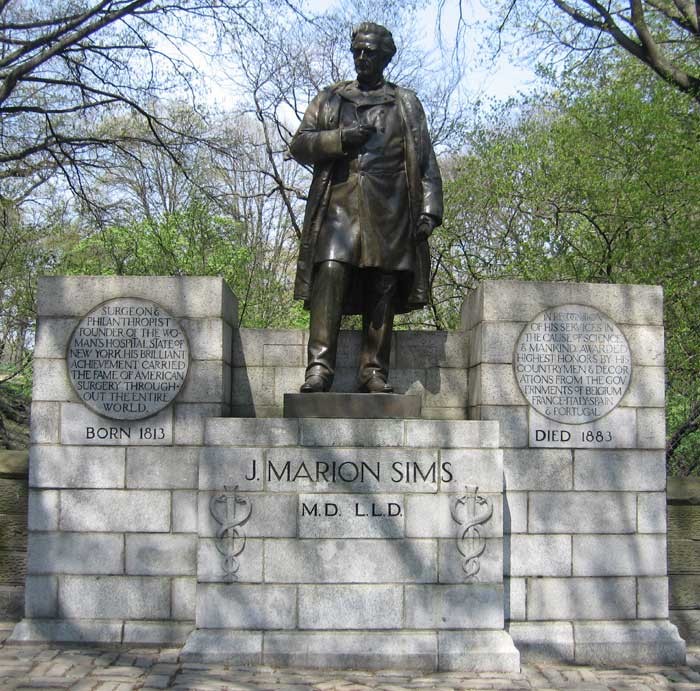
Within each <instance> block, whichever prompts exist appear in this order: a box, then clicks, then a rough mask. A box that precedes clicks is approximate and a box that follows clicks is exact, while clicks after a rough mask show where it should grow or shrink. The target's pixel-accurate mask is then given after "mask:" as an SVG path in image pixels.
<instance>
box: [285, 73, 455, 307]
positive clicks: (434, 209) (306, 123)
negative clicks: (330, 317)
mask: <svg viewBox="0 0 700 691" xmlns="http://www.w3.org/2000/svg"><path fill="white" fill-rule="evenodd" d="M347 84H348V82H339V83H338V84H334V85H333V86H330V87H328V88H326V89H323V91H321V92H320V93H319V94H318V95H317V96H316V97H315V98H314V100H313V101H312V102H311V103H310V104H309V107H308V108H307V109H306V112H305V114H304V118H303V120H302V122H301V125H300V126H299V129H298V130H297V132H296V134H295V135H294V137H293V138H292V141H291V143H290V146H289V150H290V152H291V154H292V156H294V158H295V159H296V160H297V161H299V162H300V163H312V164H313V165H314V170H313V179H312V182H311V188H310V189H309V197H308V201H307V204H306V213H305V216H304V228H303V231H302V237H301V246H300V249H299V260H298V263H297V275H296V282H295V285H294V297H295V298H297V299H300V300H304V302H305V304H308V300H309V298H310V296H311V285H312V281H313V268H314V267H313V265H314V248H315V246H316V241H317V238H318V236H319V232H320V229H321V227H322V223H323V219H324V217H325V214H326V209H327V208H328V202H329V198H330V189H331V178H332V175H333V168H334V165H335V164H336V162H338V161H339V160H341V159H343V158H344V157H345V156H346V154H345V153H344V152H343V148H342V145H341V140H340V129H339V128H338V125H339V115H340V107H341V102H342V99H341V96H340V95H339V94H338V92H339V91H340V90H341V89H342V88H344V87H345V86H346V85H347ZM389 86H390V87H391V88H392V89H394V90H395V92H396V102H397V106H398V109H399V114H400V118H401V122H402V127H403V132H404V148H405V166H406V176H407V180H408V189H409V206H410V210H409V211H410V215H411V220H412V223H413V224H414V226H415V224H416V223H417V222H418V219H419V217H420V215H421V214H424V213H425V214H430V215H431V216H433V217H434V218H435V219H436V220H437V221H438V222H440V220H441V219H442V179H441V177H440V170H439V168H438V165H437V161H436V159H435V152H434V151H433V147H432V145H431V143H430V136H429V134H428V128H427V125H426V120H425V114H424V112H423V107H422V106H421V104H420V101H419V100H418V97H417V96H416V94H415V93H414V92H413V91H410V90H408V89H403V88H401V87H397V86H394V85H393V84H391V85H389ZM414 251H415V261H414V267H415V269H414V271H413V273H412V274H410V273H409V274H407V275H406V276H405V277H404V280H403V281H401V284H400V288H399V299H398V304H397V311H398V312H407V311H410V310H413V309H418V308H420V307H422V306H423V305H425V304H426V303H427V300H428V281H429V275H430V256H429V250H428V243H427V242H421V243H419V244H418V245H416V246H415V247H414ZM358 293H359V291H358V290H357V289H356V288H353V289H352V290H351V292H350V295H349V299H348V302H347V304H346V305H345V307H344V310H343V311H344V312H345V313H349V314H353V313H357V312H360V311H361V299H360V295H359V294H358Z"/></svg>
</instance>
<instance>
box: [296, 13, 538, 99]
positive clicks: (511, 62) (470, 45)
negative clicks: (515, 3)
mask: <svg viewBox="0 0 700 691" xmlns="http://www.w3.org/2000/svg"><path fill="white" fill-rule="evenodd" d="M397 1H399V2H400V0H397ZM459 1H460V0H445V2H444V5H443V7H442V10H441V15H440V35H438V32H437V24H438V2H437V0H432V2H430V3H429V4H428V6H427V7H426V8H425V9H424V10H422V12H421V15H422V17H421V22H422V23H423V24H424V26H425V27H426V31H425V34H424V35H425V41H426V47H427V48H434V49H436V50H437V49H440V44H441V43H442V46H443V50H445V51H446V52H449V51H450V50H451V47H452V46H454V44H455V33H456V29H457V26H458V24H459ZM340 2H341V0H330V1H329V0H306V1H305V6H306V7H308V9H309V10H310V11H311V12H323V11H324V10H328V9H330V8H332V7H334V6H336V5H338V4H339V3H340ZM461 2H462V12H463V19H464V25H463V31H464V33H463V35H462V37H461V40H462V41H463V44H464V49H465V57H466V64H467V69H466V80H467V83H466V85H465V90H466V91H467V92H468V93H469V94H470V96H471V97H472V98H473V99H475V98H481V99H497V100H505V99H507V98H509V97H512V96H517V95H518V93H520V92H527V91H530V90H532V89H533V87H534V86H535V85H536V83H537V77H536V75H535V73H534V71H533V70H532V69H531V68H530V67H528V66H527V64H525V62H524V61H523V60H522V59H520V58H519V57H518V56H517V55H516V54H515V50H514V48H513V47H512V46H503V48H502V52H501V54H500V55H499V56H497V57H496V58H494V57H493V55H492V52H491V51H490V50H486V49H485V48H484V46H485V44H486V41H487V38H488V35H489V29H488V27H487V24H488V22H489V20H491V19H493V17H492V10H489V8H488V4H489V3H488V0H484V1H483V2H482V1H481V0H461ZM491 4H492V3H491ZM387 28H388V29H390V30H391V28H392V27H390V26H388V27H387ZM395 38H398V39H400V37H395Z"/></svg>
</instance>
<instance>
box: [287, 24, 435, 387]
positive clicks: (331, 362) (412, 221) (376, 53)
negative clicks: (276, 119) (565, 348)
mask: <svg viewBox="0 0 700 691" xmlns="http://www.w3.org/2000/svg"><path fill="white" fill-rule="evenodd" d="M351 50H352V54H353V59H354V62H355V70H356V72H357V80H356V81H347V82H339V83H337V84H334V85H332V86H330V87H327V88H325V89H323V90H322V91H321V92H320V93H319V94H318V95H317V96H316V97H315V98H314V99H313V101H312V102H311V103H310V104H309V107H308V108H307V109H306V113H305V114H304V118H303V120H302V122H301V125H300V126H299V129H298V130H297V132H296V134H295V135H294V137H293V138H292V141H291V143H290V146H289V149H290V152H291V154H292V156H293V157H294V158H295V159H296V160H297V161H299V162H300V163H310V164H313V166H314V169H313V181H312V183H311V189H310V190H309V197H308V201H307V205H306V214H305V217H304V229H303V233H302V238H301V248H300V251H299V262H298V265H297V276H296V283H295V289H294V296H295V297H296V298H298V299H303V300H304V301H305V306H306V307H307V308H308V309H310V310H311V326H310V331H309V347H308V367H307V368H306V381H305V383H304V384H303V385H302V387H301V391H302V393H307V392H317V391H328V389H330V387H331V384H332V382H333V375H334V372H335V360H336V350H337V343H338V331H339V329H340V322H341V317H342V315H343V314H362V325H363V326H362V352H361V355H360V365H359V383H360V390H362V391H366V392H370V393H391V392H392V391H393V389H392V387H391V386H390V385H389V384H388V383H387V378H388V374H389V355H390V352H391V333H392V328H393V322H394V315H395V314H396V313H401V312H408V311H410V310H413V309H418V308H420V307H422V306H423V305H425V304H426V302H427V291H428V276H429V269H430V260H429V253H428V243H427V238H428V237H429V236H430V234H431V233H432V231H433V230H434V229H435V227H436V226H438V225H440V223H441V220H442V180H441V178H440V171H439V169H438V165H437V161H436V160H435V153H434V151H433V147H432V145H431V143H430V137H429V135H428V128H427V126H426V121H425V114H424V112H423V108H422V106H421V104H420V101H419V100H418V97H417V96H416V94H415V93H414V92H412V91H409V90H408V89H403V88H401V87H399V86H396V85H395V84H391V83H390V82H387V81H385V80H384V69H385V68H386V66H387V65H388V64H389V62H390V60H391V58H392V57H393V56H394V53H395V52H396V46H395V45H394V39H393V37H392V35H391V32H390V31H388V30H387V29H386V28H384V27H383V26H380V25H378V24H372V23H370V22H364V23H362V24H360V25H359V26H358V27H357V28H356V29H355V30H354V31H353V33H352V43H351Z"/></svg>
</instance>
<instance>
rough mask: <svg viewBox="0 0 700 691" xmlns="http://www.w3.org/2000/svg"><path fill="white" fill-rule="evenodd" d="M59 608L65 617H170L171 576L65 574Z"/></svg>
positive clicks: (60, 613) (59, 593) (59, 595)
mask: <svg viewBox="0 0 700 691" xmlns="http://www.w3.org/2000/svg"><path fill="white" fill-rule="evenodd" d="M58 611H59V615H60V616H61V617H62V618H66V619H97V618H101V619H168V618H169V617H170V579H168V578H152V577H148V576H64V577H62V579H61V584H60V587H59V591H58Z"/></svg>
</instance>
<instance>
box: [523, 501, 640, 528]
mask: <svg viewBox="0 0 700 691" xmlns="http://www.w3.org/2000/svg"><path fill="white" fill-rule="evenodd" d="M528 509H529V516H528V526H529V532H531V533H633V532H635V531H636V527H637V497H636V495H635V494H634V493H631V492H530V495H529V507H528Z"/></svg>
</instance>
